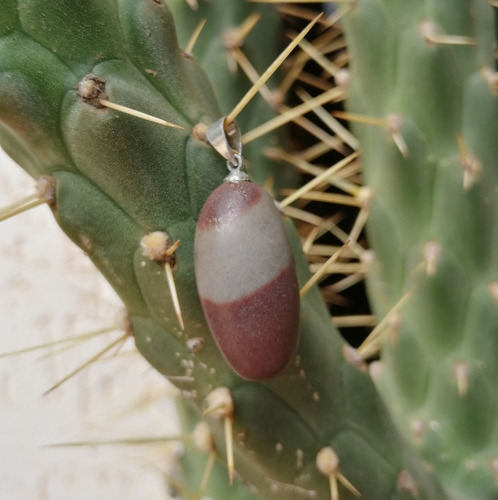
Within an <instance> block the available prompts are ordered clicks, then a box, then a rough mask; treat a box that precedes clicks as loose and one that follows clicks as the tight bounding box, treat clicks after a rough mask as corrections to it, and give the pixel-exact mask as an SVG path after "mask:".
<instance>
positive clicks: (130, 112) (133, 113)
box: [99, 99, 183, 130]
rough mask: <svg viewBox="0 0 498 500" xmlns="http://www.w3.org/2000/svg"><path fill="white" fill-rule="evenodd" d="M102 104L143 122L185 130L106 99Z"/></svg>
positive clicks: (101, 100) (101, 101) (102, 100)
mask: <svg viewBox="0 0 498 500" xmlns="http://www.w3.org/2000/svg"><path fill="white" fill-rule="evenodd" d="M99 102H100V104H101V105H102V106H105V107H106V108H110V109H114V110H115V111H120V112H121V113H125V114H127V115H131V116H135V117H136V118H141V119H142V120H147V121H149V122H153V123H158V124H159V125H164V126H165V127H171V128H176V129H179V130H183V127H181V126H180V125H175V124H174V123H171V122H167V121H166V120H163V119H161V118H157V117H156V116H152V115H149V114H147V113H143V112H142V111H138V110H136V109H133V108H128V107H127V106H122V105H121V104H116V103H115V102H111V101H108V100H106V99H100V101H99Z"/></svg>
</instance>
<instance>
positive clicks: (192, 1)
mask: <svg viewBox="0 0 498 500" xmlns="http://www.w3.org/2000/svg"><path fill="white" fill-rule="evenodd" d="M185 1H186V2H187V4H188V6H189V7H190V8H191V9H192V10H198V9H199V4H198V3H197V0H185Z"/></svg>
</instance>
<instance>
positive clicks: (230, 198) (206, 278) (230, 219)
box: [194, 181, 299, 380]
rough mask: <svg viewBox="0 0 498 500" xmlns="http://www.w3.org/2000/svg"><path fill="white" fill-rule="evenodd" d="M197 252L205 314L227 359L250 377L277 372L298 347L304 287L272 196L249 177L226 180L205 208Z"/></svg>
mask: <svg viewBox="0 0 498 500" xmlns="http://www.w3.org/2000/svg"><path fill="white" fill-rule="evenodd" d="M194 252H195V253H194V255H195V274H196V280H197V288H198V291H199V296H200V299H201V304H202V308H203V311H204V315H205V317H206V320H207V323H208V325H209V328H210V330H211V333H212V334H213V337H214V339H215V341H216V343H217V344H218V347H219V348H220V350H221V352H222V353H223V355H224V357H225V359H226V360H227V362H228V363H229V364H230V366H231V367H232V368H233V370H234V371H235V372H236V373H238V374H239V375H240V376H241V377H243V378H246V379H249V380H264V379H268V378H272V377H274V376H276V375H278V373H280V372H281V371H282V370H283V369H284V368H285V367H286V366H287V365H288V363H289V362H290V361H291V359H292V358H293V356H294V354H295V351H296V347H297V340H298V330H299V286H298V282H297V277H296V271H295V267H294V260H293V257H292V252H291V249H290V247H289V243H288V241H287V237H286V234H285V230H284V227H283V224H282V220H281V218H280V214H279V212H278V210H277V208H276V206H275V203H274V200H273V198H272V197H271V196H270V195H268V194H267V193H266V192H265V191H264V190H263V189H262V188H260V187H259V186H258V185H257V184H254V183H253V182H250V181H244V182H228V181H226V182H224V183H223V184H222V185H221V186H219V187H218V188H217V189H216V190H215V191H213V193H211V195H210V196H209V197H208V199H207V200H206V203H205V204H204V206H203V208H202V210H201V213H200V215H199V220H198V222H197V230H196V235H195V246H194Z"/></svg>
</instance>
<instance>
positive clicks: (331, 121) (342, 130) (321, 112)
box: [296, 70, 361, 151]
mask: <svg viewBox="0 0 498 500" xmlns="http://www.w3.org/2000/svg"><path fill="white" fill-rule="evenodd" d="M341 72H342V73H341V75H343V74H344V73H347V75H348V77H349V71H347V70H341ZM337 76H339V74H338V75H337ZM336 81H337V77H336ZM339 86H340V87H341V88H346V86H344V85H339ZM296 93H297V95H298V96H299V98H300V99H301V100H302V101H303V102H306V101H307V100H309V99H311V96H310V95H309V94H308V93H307V92H305V91H303V90H298V91H297V92H296ZM313 113H315V115H316V116H317V117H318V118H319V119H320V120H321V121H322V122H323V123H324V124H325V125H326V126H327V127H328V128H329V129H330V130H331V131H332V132H334V133H335V134H337V136H338V137H340V139H341V140H342V141H343V142H344V143H345V144H347V145H348V146H349V147H350V148H351V149H353V150H354V151H357V150H358V149H360V147H361V146H360V141H358V139H356V137H354V135H353V134H352V133H351V132H350V131H349V130H347V129H346V127H344V126H343V125H341V124H340V123H339V122H338V121H337V120H336V119H335V118H334V117H333V116H332V115H331V114H330V113H329V112H328V111H327V110H326V109H324V108H323V107H322V106H317V107H316V108H315V109H314V110H313Z"/></svg>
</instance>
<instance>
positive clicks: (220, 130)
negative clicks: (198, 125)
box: [206, 116, 249, 182]
mask: <svg viewBox="0 0 498 500" xmlns="http://www.w3.org/2000/svg"><path fill="white" fill-rule="evenodd" d="M226 122H227V117H226V116H224V117H223V118H220V119H219V120H217V121H216V122H214V123H213V124H212V125H210V126H209V127H208V129H207V131H206V139H207V141H208V142H209V144H211V146H213V148H214V149H215V150H216V151H217V152H218V153H219V154H220V155H221V156H223V158H225V160H226V161H227V168H228V170H229V174H228V175H227V176H226V177H225V180H226V181H230V182H240V181H247V180H249V176H248V175H247V174H246V173H245V172H243V171H242V170H241V169H242V136H241V134H240V129H239V126H238V125H237V124H236V123H235V122H231V123H228V124H227V123H226Z"/></svg>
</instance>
